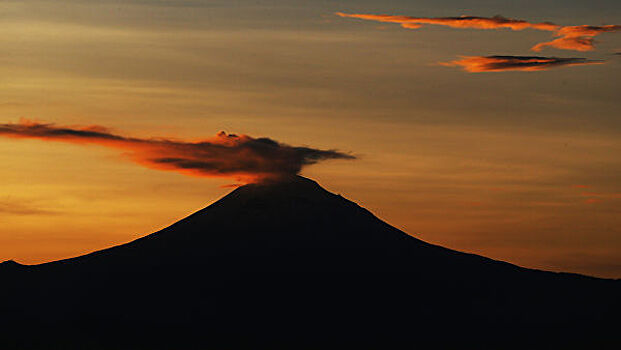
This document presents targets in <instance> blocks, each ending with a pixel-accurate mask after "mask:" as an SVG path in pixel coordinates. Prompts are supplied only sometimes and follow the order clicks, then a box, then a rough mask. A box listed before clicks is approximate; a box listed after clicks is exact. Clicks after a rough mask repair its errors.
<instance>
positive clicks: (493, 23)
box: [336, 12, 559, 31]
mask: <svg viewBox="0 0 621 350" xmlns="http://www.w3.org/2000/svg"><path fill="white" fill-rule="evenodd" d="M336 15H337V16H340V17H349V18H359V19H365V20H372V21H378V22H385V23H397V24H400V25H401V26H402V27H404V28H409V29H416V28H420V27H422V26H423V25H424V24H432V25H441V26H448V27H451V28H474V29H501V28H508V29H511V30H523V29H526V28H533V29H538V30H546V31H555V30H557V29H558V28H559V26H558V25H556V24H553V23H548V22H543V23H531V22H527V21H524V20H520V19H512V18H505V17H502V16H494V17H475V16H460V17H409V16H392V15H372V14H348V13H342V12H337V13H336Z"/></svg>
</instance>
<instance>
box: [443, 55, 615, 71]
mask: <svg viewBox="0 0 621 350" xmlns="http://www.w3.org/2000/svg"><path fill="white" fill-rule="evenodd" d="M602 63H603V62H601V61H593V60H587V59H585V58H559V57H529V56H487V57H485V56H461V59H459V60H455V61H450V62H440V63H439V64H441V65H443V66H448V67H454V66H461V67H462V68H463V69H464V70H465V71H466V72H470V73H480V72H502V71H527V72H529V71H540V70H547V69H551V68H557V67H563V66H577V65H588V64H602Z"/></svg>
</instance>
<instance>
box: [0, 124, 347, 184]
mask: <svg viewBox="0 0 621 350" xmlns="http://www.w3.org/2000/svg"><path fill="white" fill-rule="evenodd" d="M0 136H5V137H10V138H28V139H39V140H46V141H61V142H69V143H76V144H96V145H100V146H104V147H110V148H116V149H121V150H124V151H129V154H128V156H129V158H130V159H131V160H132V161H133V162H135V163H138V164H140V165H142V166H144V167H147V168H150V169H157V170H167V171H175V172H179V173H182V174H185V175H190V176H200V177H233V178H235V179H237V180H238V181H240V182H244V183H248V182H256V181H260V180H264V179H267V178H274V177H280V176H287V175H293V174H297V173H298V172H299V171H300V170H301V168H302V167H303V166H304V165H309V164H314V163H316V162H318V161H321V160H325V159H353V158H354V157H353V156H351V155H348V154H344V153H340V152H337V151H334V150H319V149H313V148H308V147H292V146H288V145H285V144H282V143H278V142H276V141H274V140H271V139H268V138H253V137H250V136H247V135H239V136H238V135H234V134H227V133H225V132H220V133H218V134H217V135H216V136H215V137H212V138H209V139H206V140H202V141H199V142H184V141H175V140H170V139H159V138H158V139H139V138H133V137H124V136H119V135H116V134H113V133H112V132H111V131H110V130H109V129H107V128H105V127H102V126H98V125H94V126H86V127H57V126H55V125H53V124H43V123H38V122H33V121H29V120H21V121H20V122H19V123H18V124H0Z"/></svg>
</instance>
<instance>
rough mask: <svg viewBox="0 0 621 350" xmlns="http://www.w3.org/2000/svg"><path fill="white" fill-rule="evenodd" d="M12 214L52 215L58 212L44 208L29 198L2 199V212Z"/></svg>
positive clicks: (0, 206)
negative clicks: (28, 199)
mask: <svg viewBox="0 0 621 350" xmlns="http://www.w3.org/2000/svg"><path fill="white" fill-rule="evenodd" d="M3 213H4V214H12V215H52V214H56V212H53V211H50V210H47V209H42V208H39V207H37V206H36V205H33V204H32V203H31V202H29V201H27V200H17V199H13V198H5V199H0V214H3Z"/></svg>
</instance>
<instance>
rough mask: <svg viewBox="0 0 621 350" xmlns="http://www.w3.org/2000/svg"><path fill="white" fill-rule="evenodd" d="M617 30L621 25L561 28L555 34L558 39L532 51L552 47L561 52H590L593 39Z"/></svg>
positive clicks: (540, 44) (620, 28)
mask: <svg viewBox="0 0 621 350" xmlns="http://www.w3.org/2000/svg"><path fill="white" fill-rule="evenodd" d="M618 30H621V25H606V26H589V25H582V26H568V27H562V28H560V29H559V30H558V31H557V32H556V36H559V37H560V38H558V39H554V40H552V41H548V42H544V43H539V44H537V45H535V46H533V47H532V50H533V51H541V50H542V49H544V48H546V47H554V48H557V49H561V50H576V51H591V50H593V49H594V48H595V45H594V43H595V40H594V39H593V37H595V36H597V35H600V34H602V33H612V32H616V31H618Z"/></svg>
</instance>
